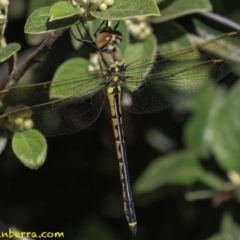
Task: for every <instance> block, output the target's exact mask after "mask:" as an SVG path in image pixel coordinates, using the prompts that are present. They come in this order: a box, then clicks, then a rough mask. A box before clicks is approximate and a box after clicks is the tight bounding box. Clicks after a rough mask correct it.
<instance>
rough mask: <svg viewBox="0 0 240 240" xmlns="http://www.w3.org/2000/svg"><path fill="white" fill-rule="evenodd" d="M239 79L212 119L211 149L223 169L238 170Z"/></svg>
mask: <svg viewBox="0 0 240 240" xmlns="http://www.w3.org/2000/svg"><path fill="white" fill-rule="evenodd" d="M239 96H240V81H238V82H237V83H236V84H235V85H233V86H232V87H231V89H230V91H229V93H228V95H227V96H226V99H225V101H224V104H223V105H222V107H221V108H220V109H219V111H218V112H217V114H216V116H215V117H214V119H213V123H212V126H213V128H212V131H213V133H212V134H213V139H212V150H213V153H214V155H215V157H216V160H217V162H218V163H219V165H220V166H221V167H222V168H224V169H225V170H228V171H229V170H236V171H238V170H240V161H239V159H240V151H239V142H240V132H239V128H240V122H239V119H240V111H239V106H240V98H239Z"/></svg>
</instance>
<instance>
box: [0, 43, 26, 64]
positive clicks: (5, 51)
mask: <svg viewBox="0 0 240 240" xmlns="http://www.w3.org/2000/svg"><path fill="white" fill-rule="evenodd" d="M20 48H21V46H20V45H19V44H18V43H10V44H8V45H7V46H6V47H0V62H3V61H5V60H6V59H8V58H9V57H11V56H12V55H13V54H14V53H15V52H17V51H18V50H19V49H20Z"/></svg>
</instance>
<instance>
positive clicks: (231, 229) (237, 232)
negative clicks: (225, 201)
mask: <svg viewBox="0 0 240 240" xmlns="http://www.w3.org/2000/svg"><path fill="white" fill-rule="evenodd" d="M221 233H222V234H223V236H224V239H230V240H231V239H232V240H235V239H240V227H239V225H237V224H236V223H235V222H234V220H233V218H232V216H231V215H230V213H226V214H225V215H224V217H223V219H222V222H221Z"/></svg>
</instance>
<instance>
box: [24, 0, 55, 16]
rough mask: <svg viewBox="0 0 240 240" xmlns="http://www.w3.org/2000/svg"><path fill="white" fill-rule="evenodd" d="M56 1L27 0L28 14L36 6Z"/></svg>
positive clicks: (39, 6) (36, 7)
mask: <svg viewBox="0 0 240 240" xmlns="http://www.w3.org/2000/svg"><path fill="white" fill-rule="evenodd" d="M56 2H59V0H41V1H36V0H29V4H28V15H30V14H31V13H32V12H34V11H35V10H37V9H38V8H41V7H46V6H50V5H53V4H54V3H56Z"/></svg>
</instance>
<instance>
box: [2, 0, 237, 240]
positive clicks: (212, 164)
mask: <svg viewBox="0 0 240 240" xmlns="http://www.w3.org/2000/svg"><path fill="white" fill-rule="evenodd" d="M56 2H58V1H49V0H48V1H35V0H30V1H24V0H21V1H20V0H11V1H10V5H9V9H8V23H7V27H6V30H5V33H4V37H5V39H6V45H7V43H12V42H18V43H19V44H20V45H21V46H22V49H21V51H20V53H19V54H18V60H19V62H22V61H24V60H26V57H28V56H29V54H30V52H31V51H32V48H33V47H32V46H33V45H37V44H39V43H40V42H41V41H42V40H43V39H44V38H45V35H44V34H43V35H34V36H29V35H28V36H27V35H26V34H25V33H24V26H25V29H26V25H25V24H26V20H27V19H29V16H30V14H32V13H33V12H34V11H35V10H36V9H38V8H40V7H47V6H48V7H49V6H51V5H52V4H54V3H56ZM146 2H151V1H150V0H149V1H146ZM19 3H20V5H19ZM123 3H124V4H125V6H126V8H127V7H129V9H128V10H129V11H126V13H124V11H122V12H121V14H119V8H118V7H120V6H121V1H120V0H119V1H117V0H116V5H115V7H116V10H115V11H112V12H111V10H110V9H111V8H109V11H106V12H105V13H104V12H100V13H99V12H98V11H95V15H96V16H98V17H99V18H101V19H106V18H107V16H108V17H109V16H110V15H109V14H111V18H112V19H115V20H116V19H125V18H127V17H129V16H128V14H130V12H131V14H133V15H134V14H135V15H134V16H135V17H137V16H140V13H139V12H140V10H141V9H140V8H138V9H136V6H137V4H138V3H139V1H137V0H136V1H131V6H128V5H127V3H129V1H123ZM156 3H157V4H158V7H159V10H160V12H161V16H160V17H158V16H156V15H155V16H150V15H151V14H146V15H145V16H147V18H146V21H144V23H145V24H147V27H150V29H152V32H153V35H150V36H149V37H146V38H145V39H142V38H141V37H142V35H141V34H142V32H143V30H141V31H140V33H139V32H137V33H136V32H134V31H133V30H131V29H129V31H128V32H126V30H123V31H124V32H123V36H125V39H124V41H123V43H122V49H121V50H122V52H123V55H124V58H125V61H126V62H127V63H129V62H131V61H134V60H135V58H136V59H138V58H142V57H144V56H146V55H153V54H154V52H155V51H156V49H158V51H160V52H163V51H164V52H165V51H171V50H177V49H180V48H182V47H186V46H188V45H190V44H194V43H198V42H200V41H204V40H207V39H209V38H212V37H214V36H217V35H219V34H221V33H225V32H231V31H236V30H237V31H240V25H238V24H240V17H239V16H240V2H239V1H235V0H231V1H223V0H212V1H207V0H206V1H205V0H198V1H192V0H165V1H156ZM147 6H148V5H146V7H147ZM149 6H150V7H149V8H148V10H149V9H150V10H149V12H151V11H153V8H151V7H152V6H153V5H151V4H150V5H149ZM132 9H133V10H134V9H135V12H134V11H133V12H132V11H130V10H132ZM113 10H114V8H113ZM48 11H49V9H48ZM206 11H211V12H208V13H207V14H206ZM98 13H99V15H98ZM54 14H55V13H54ZM124 14H125V15H124ZM217 14H218V15H217ZM143 15H144V14H143ZM153 15H154V14H153ZM57 16H58V15H57ZM68 17H69V16H67V17H66V18H67V20H69V19H68ZM71 17H72V16H71ZM109 18H110V17H109ZM70 20H71V21H72V19H70ZM232 20H233V21H235V22H232ZM44 21H45V19H43V20H42V21H41V22H35V23H33V24H36V25H37V26H38V27H39V28H41V27H42V26H43V25H44V24H42V23H44ZM4 22H5V21H2V22H1V24H3V23H4ZM68 23H69V22H68ZM64 24H65V22H64ZM71 24H72V22H71ZM71 24H70V25H71ZM131 24H138V20H134V21H132V22H131ZM36 25H35V26H36ZM60 25H61V24H60ZM126 25H127V26H128V27H129V22H127V21H126ZM96 26H98V23H94V22H89V23H88V27H89V29H90V33H92V32H94V29H96ZM120 27H122V26H121V25H120ZM40 30H41V31H42V32H47V31H48V29H45V30H43V29H42V28H41V29H40ZM129 34H130V35H131V37H129ZM39 36H40V37H39ZM33 37H34V40H33ZM139 38H140V39H141V40H139ZM72 41H74V40H72V39H71V38H70V37H69V34H67V33H65V34H64V35H63V36H62V37H61V38H59V39H58V41H57V42H56V43H55V44H54V45H53V47H52V49H51V51H50V53H49V55H48V56H47V57H45V59H44V60H43V61H42V63H40V64H38V65H36V66H35V67H34V68H32V69H30V70H29V71H28V72H27V73H26V74H25V75H24V77H23V78H22V79H21V81H20V82H19V83H18V84H23V85H24V84H29V83H37V82H46V81H49V80H50V79H51V78H52V76H53V75H54V73H55V71H56V69H57V68H58V67H59V66H60V64H61V63H62V62H64V61H66V60H69V59H71V58H73V57H79V56H81V57H83V58H85V59H88V58H89V56H90V55H91V54H92V53H94V51H92V50H91V49H88V48H87V47H86V46H83V45H76V44H74V47H73V46H72V43H71V42H72ZM7 46H14V48H10V47H8V48H9V49H7V50H8V51H5V50H2V52H4V54H5V53H6V56H3V57H2V59H3V60H5V59H6V58H8V57H9V56H10V55H13V54H15V53H16V51H17V50H18V49H19V45H16V44H15V43H14V45H10V44H9V45H7ZM1 47H3V45H1ZM4 47H5V46H4ZM239 56H240V54H239V53H238V54H236V57H235V58H234V59H235V61H236V62H240V60H239V59H240V58H239ZM236 69H237V68H236ZM238 69H239V67H238ZM75 70H76V69H74V71H75ZM0 71H1V76H2V78H1V80H0V81H1V82H0V86H3V85H4V81H6V79H4V74H5V75H7V74H6V72H7V64H1V69H0ZM237 73H238V74H239V70H236V72H235V74H230V75H228V76H226V77H225V78H224V79H223V80H222V81H221V82H220V83H219V84H218V85H216V86H212V87H210V88H208V89H206V90H205V91H202V92H201V93H199V94H198V95H196V96H195V97H194V99H189V100H187V101H184V102H183V103H180V104H178V105H177V106H175V107H174V108H171V109H166V110H164V111H162V112H160V113H155V114H151V115H134V114H131V113H128V112H126V111H123V121H124V129H125V135H126V144H127V153H128V159H129V160H128V163H129V168H130V177H131V180H132V182H133V183H134V184H133V189H134V201H135V207H136V213H137V218H138V225H139V226H138V235H137V239H151V240H154V239H156V240H159V239H169V240H175V239H176V240H179V239H184V240H188V239H189V240H192V239H194V240H205V239H209V240H210V239H211V240H217V239H232V240H235V239H239V231H240V228H239V223H240V217H239V216H240V215H239V212H240V205H239V201H240V194H239V193H240V191H239V189H240V188H239V186H240V164H239V153H240V151H239V142H240V134H239V132H240V124H239V123H240V122H239V116H238V115H239V106H240V102H239V101H240V98H239V91H240V85H239V80H238V76H237ZM109 116H110V113H109V106H108V105H107V104H106V106H104V108H103V111H102V114H101V115H100V117H99V118H98V120H97V121H96V122H95V123H94V124H92V125H91V126H90V127H89V128H87V129H86V130H83V131H81V132H79V133H75V134H72V135H66V136H59V137H54V138H49V139H47V141H48V153H47V160H46V162H45V164H44V165H43V166H42V167H41V168H39V170H38V171H32V170H30V169H28V168H26V167H24V166H23V165H22V164H21V163H20V162H19V161H17V159H16V157H15V156H14V154H13V152H12V149H11V144H10V142H9V144H7V145H6V138H4V137H3V136H0V153H1V155H0V187H1V191H2V197H1V199H0V218H1V220H2V221H3V222H4V223H7V224H8V225H9V226H16V227H17V228H18V229H21V230H23V231H34V232H38V233H41V232H43V231H51V232H54V231H60V232H64V233H65V238H66V239H73V240H77V239H99V238H101V239H132V237H131V235H130V232H129V229H128V226H127V224H126V223H125V219H124V216H123V211H122V198H121V194H122V193H121V189H120V184H119V176H118V175H119V173H118V166H117V161H116V156H115V146H114V138H113V136H112V126H111V119H110V117H109ZM18 144H20V146H23V145H21V144H22V143H21V141H20V143H18ZM24 144H25V145H27V146H29V145H30V144H28V143H27V142H25V143H24ZM32 144H34V143H32ZM44 145H45V143H44ZM25 147H26V146H25ZM4 149H5V150H4ZM3 150H4V151H3ZM22 150H23V149H22V148H21V147H20V149H19V151H22ZM42 151H43V152H44V151H46V147H45V149H44V150H42ZM23 152H24V151H23ZM43 152H42V153H43ZM35 154H36V153H35ZM43 155H44V154H43ZM44 157H45V156H44ZM31 164H32V163H28V164H26V165H30V166H31ZM1 225H2V224H0V227H1ZM1 229H3V228H1Z"/></svg>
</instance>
